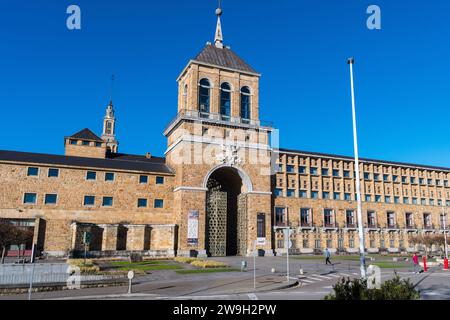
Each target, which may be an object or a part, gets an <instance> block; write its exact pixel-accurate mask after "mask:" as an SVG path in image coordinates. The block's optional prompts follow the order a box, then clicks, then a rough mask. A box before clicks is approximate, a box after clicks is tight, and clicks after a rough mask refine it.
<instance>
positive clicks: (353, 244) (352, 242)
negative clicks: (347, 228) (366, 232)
mask: <svg viewBox="0 0 450 320" xmlns="http://www.w3.org/2000/svg"><path fill="white" fill-rule="evenodd" d="M348 246H349V247H350V248H354V247H355V240H353V239H350V240H348Z"/></svg>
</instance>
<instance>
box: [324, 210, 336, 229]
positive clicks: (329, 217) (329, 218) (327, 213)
mask: <svg viewBox="0 0 450 320" xmlns="http://www.w3.org/2000/svg"><path fill="white" fill-rule="evenodd" d="M323 219H324V224H325V227H331V226H334V215H333V210H332V209H324V210H323Z"/></svg>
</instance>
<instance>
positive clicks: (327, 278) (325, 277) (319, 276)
mask: <svg viewBox="0 0 450 320" xmlns="http://www.w3.org/2000/svg"><path fill="white" fill-rule="evenodd" d="M314 277H318V278H324V279H326V280H330V279H332V278H330V277H327V276H321V275H315V276H314Z"/></svg>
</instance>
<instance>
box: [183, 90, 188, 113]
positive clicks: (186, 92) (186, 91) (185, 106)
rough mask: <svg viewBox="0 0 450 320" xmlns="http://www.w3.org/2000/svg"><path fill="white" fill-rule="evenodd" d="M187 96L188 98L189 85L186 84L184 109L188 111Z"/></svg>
mask: <svg viewBox="0 0 450 320" xmlns="http://www.w3.org/2000/svg"><path fill="white" fill-rule="evenodd" d="M187 96H188V86H187V84H185V85H184V88H183V107H184V109H187Z"/></svg>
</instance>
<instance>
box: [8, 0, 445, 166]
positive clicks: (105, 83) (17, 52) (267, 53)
mask: <svg viewBox="0 0 450 320" xmlns="http://www.w3.org/2000/svg"><path fill="white" fill-rule="evenodd" d="M223 2H224V3H223V9H224V14H223V17H222V27H223V33H224V39H225V40H224V41H225V43H226V44H228V45H230V46H231V48H232V49H233V50H234V51H235V52H236V53H238V54H239V55H240V56H241V57H242V58H243V59H244V60H246V61H247V62H248V63H249V64H251V65H252V66H253V67H254V68H255V69H256V70H258V71H259V72H261V73H262V79H261V88H260V104H261V108H260V109H261V114H260V117H261V119H265V120H270V121H273V122H274V124H275V126H276V127H277V128H278V129H280V141H281V146H282V147H284V148H289V149H300V150H306V151H317V152H325V153H336V154H344V155H352V154H353V140H352V127H351V104H350V89H349V73H348V72H349V71H348V66H347V64H346V60H347V58H348V57H349V56H354V57H355V59H356V64H355V81H356V100H357V101H356V103H357V116H358V125H359V128H358V131H359V144H360V155H361V156H362V157H368V158H376V159H385V160H392V161H402V162H413V163H423V164H429V165H437V166H446V167H450V139H449V138H450V128H449V127H450V126H449V123H450V122H449V119H450V111H449V103H450V90H449V88H450V59H449V57H450V41H449V40H450V39H449V38H450V23H449V22H448V14H449V12H450V3H449V2H448V1H446V0H433V1H422V0H420V1H418V0H414V1H412V0H409V1H407V0H396V1H381V0H374V1H373V2H368V1H362V0H345V1H344V0H342V1H336V0H308V1H306V0H304V1H299V0H277V1H273V0H246V1H242V0H223ZM0 4H1V10H0V40H1V50H0V70H1V72H0V108H1V117H0V137H1V138H0V149H7V150H20V151H30V152H44V153H56V154H62V153H63V137H64V136H66V135H70V134H73V133H75V132H76V131H78V130H81V129H83V128H85V127H89V128H91V129H92V130H94V131H95V132H96V133H98V134H100V133H101V126H102V118H103V116H104V112H105V107H106V105H107V102H108V99H109V79H110V76H111V74H112V73H114V74H116V82H115V90H114V104H115V107H116V115H117V117H118V128H117V134H118V139H119V141H120V151H121V152H126V153H137V154H145V152H147V151H151V152H152V153H153V154H157V155H162V154H163V153H164V150H165V148H166V139H165V138H164V136H163V135H162V132H163V129H164V127H165V126H166V124H167V123H168V122H169V121H170V120H171V119H172V118H173V117H174V116H175V113H176V108H177V107H176V103H177V85H176V82H175V79H176V77H177V76H178V74H179V73H180V72H181V70H182V69H183V68H184V66H185V65H186V63H187V62H188V60H189V59H190V58H192V57H194V56H195V55H196V54H197V53H198V52H199V51H200V50H201V49H202V48H203V46H204V45H205V43H206V41H211V40H213V36H214V29H215V19H216V17H215V15H214V10H215V8H216V6H217V2H216V1H214V0H195V1H181V0H178V1H177V0H172V1H142V0H128V1H106V0H95V1H93V0H72V1H70V2H69V1H65V0H42V1H31V0H28V1H14V0H1V1H0ZM71 4H77V5H79V6H80V7H81V11H82V29H81V30H79V31H69V30H68V29H67V28H66V18H67V16H68V15H67V14H66V8H67V7H68V6H69V5H71ZM370 4H377V5H379V6H380V7H381V12H382V30H380V31H371V30H368V29H367V28H366V19H367V17H368V15H367V14H366V9H367V7H368V6H369V5H370Z"/></svg>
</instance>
